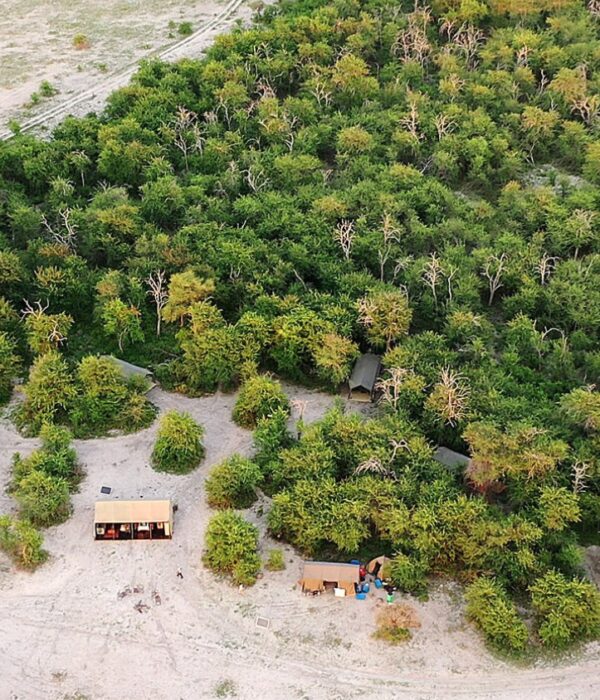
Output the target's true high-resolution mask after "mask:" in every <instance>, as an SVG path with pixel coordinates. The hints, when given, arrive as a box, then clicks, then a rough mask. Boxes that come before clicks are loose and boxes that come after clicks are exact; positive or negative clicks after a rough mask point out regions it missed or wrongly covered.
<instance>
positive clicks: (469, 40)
mask: <svg viewBox="0 0 600 700" xmlns="http://www.w3.org/2000/svg"><path fill="white" fill-rule="evenodd" d="M449 37H450V39H451V41H452V42H453V43H454V45H455V46H456V47H457V48H458V49H459V51H460V52H461V53H462V54H463V56H464V57H465V60H466V62H467V67H468V68H471V69H473V68H475V67H476V66H477V60H476V58H477V52H478V51H479V47H480V46H481V45H482V44H483V41H484V38H485V35H484V33H483V32H482V31H481V30H479V29H477V27H474V26H473V25H472V24H467V23H466V22H465V23H464V24H461V26H460V27H458V29H452V30H451V32H450V33H449Z"/></svg>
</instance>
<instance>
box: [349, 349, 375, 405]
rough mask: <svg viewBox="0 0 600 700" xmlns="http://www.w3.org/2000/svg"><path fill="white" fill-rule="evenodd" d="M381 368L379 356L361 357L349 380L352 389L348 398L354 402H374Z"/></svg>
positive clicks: (366, 355)
mask: <svg viewBox="0 0 600 700" xmlns="http://www.w3.org/2000/svg"><path fill="white" fill-rule="evenodd" d="M380 368H381V358H380V357H379V355H373V354H371V353H367V354H365V355H361V356H360V357H359V358H358V360H357V361H356V364H355V365H354V369H353V370H352V375H351V376H350V379H349V380H348V385H349V387H350V393H349V394H348V398H349V399H353V400H354V401H372V400H373V396H374V394H375V385H376V382H377V377H378V376H379V370H380Z"/></svg>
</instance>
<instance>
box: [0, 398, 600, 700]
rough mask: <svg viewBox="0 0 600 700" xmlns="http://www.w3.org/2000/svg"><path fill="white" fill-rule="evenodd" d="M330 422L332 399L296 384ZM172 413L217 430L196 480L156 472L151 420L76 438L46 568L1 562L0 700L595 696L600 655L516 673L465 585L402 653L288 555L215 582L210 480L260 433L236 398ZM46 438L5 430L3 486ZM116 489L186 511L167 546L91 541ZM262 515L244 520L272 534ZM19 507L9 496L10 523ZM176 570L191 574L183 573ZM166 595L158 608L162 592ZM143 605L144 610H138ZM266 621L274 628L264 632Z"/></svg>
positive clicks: (442, 590) (166, 403)
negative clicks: (104, 435)
mask: <svg viewBox="0 0 600 700" xmlns="http://www.w3.org/2000/svg"><path fill="white" fill-rule="evenodd" d="M286 389H287V390H288V392H289V393H290V395H291V396H292V398H295V399H297V400H301V401H306V409H305V419H306V420H307V421H312V420H315V419H317V418H318V417H320V416H321V415H322V414H323V413H324V411H325V410H326V409H327V407H328V406H329V405H330V404H331V402H332V398H331V397H330V396H327V395H324V394H321V393H318V392H313V391H308V390H304V389H299V388H296V387H290V386H287V387H286ZM151 398H152V400H153V401H155V402H156V403H157V405H158V406H159V407H160V410H161V411H164V410H166V409H169V408H178V409H180V410H186V411H189V412H190V413H191V414H192V415H193V416H194V417H195V418H196V419H197V420H199V421H200V422H201V423H202V424H203V425H204V426H205V429H206V437H205V444H206V448H207V455H206V459H205V461H204V462H203V463H202V465H201V467H200V468H199V469H197V470H196V471H195V472H193V473H192V474H190V475H188V476H183V477H181V476H169V475H164V474H158V473H156V472H154V471H153V470H152V469H151V468H150V467H149V464H148V461H149V456H150V452H151V448H152V444H153V441H154V437H155V433H156V424H154V425H153V426H152V427H150V428H149V429H147V430H144V431H142V432H139V433H137V434H135V435H128V436H123V437H116V438H108V439H102V440H87V441H77V442H76V448H77V452H78V454H79V458H80V460H81V462H82V465H83V467H84V469H85V472H86V478H85V479H84V481H83V482H82V484H81V488H80V491H79V492H78V493H76V494H75V495H74V497H73V503H74V513H73V516H72V518H71V519H70V520H69V521H68V522H66V523H64V524H63V525H60V526H58V527H54V528H51V529H49V530H47V531H46V533H45V536H46V548H47V549H48V551H49V552H50V554H51V559H50V561H49V562H48V563H47V564H45V565H44V566H43V567H41V568H40V569H39V570H38V571H36V572H35V573H33V574H27V573H24V572H20V571H17V570H15V569H14V567H12V566H11V564H10V562H9V561H8V560H7V559H6V558H5V557H3V556H2V555H0V678H1V679H2V681H1V682H0V698H1V699H2V700H4V699H5V698H6V699H8V698H23V699H25V698H26V699H27V700H34V699H37V698H40V699H42V698H43V699H44V700H46V699H48V698H50V699H54V698H56V699H59V698H71V697H72V696H74V694H75V693H81V694H82V695H84V696H85V697H88V698H94V699H102V700H112V699H115V700H117V699H118V700H121V699H122V698H127V699H128V700H138V699H139V700H142V699H143V700H146V699H147V698H153V700H167V699H169V700H172V699H173V698H182V699H183V700H188V699H189V700H192V699H196V698H211V697H228V696H227V695H226V692H229V691H230V690H231V691H232V692H234V693H235V697H238V698H252V700H255V699H256V698H261V699H262V698H266V699H271V698H272V699H273V700H279V699H282V698H310V699H311V700H312V698H315V699H320V698H327V699H328V700H331V699H337V698H340V699H342V698H344V699H345V698H354V697H356V698H358V697H361V698H374V697H377V698H378V699H381V698H398V697H406V698H466V697H469V698H482V699H483V698H495V699H496V698H514V699H516V698H523V697H527V698H528V700H535V699H537V698H549V699H550V698H551V699H558V698H561V699H562V698H565V699H566V698H573V699H574V698H579V699H580V700H583V699H587V698H594V697H598V695H599V693H600V663H599V659H600V647H599V645H598V644H590V645H588V647H587V648H586V649H585V650H584V651H583V652H580V653H579V654H578V655H577V656H573V657H572V658H569V659H566V660H564V662H562V663H561V664H560V665H558V666H557V665H553V666H551V665H549V664H544V665H539V666H536V667H533V668H528V669H521V668H515V667H513V666H509V665H507V664H505V663H503V662H501V661H498V660H497V659H495V658H493V657H492V656H491V655H490V654H489V653H488V652H487V651H486V650H485V648H484V647H483V645H482V643H481V641H480V639H479V637H478V635H477V634H476V633H475V632H474V630H473V629H472V628H470V627H469V626H468V625H467V624H466V623H465V621H464V618H463V612H462V602H461V595H460V589H459V588H458V587H457V586H455V585H453V584H440V585H438V586H437V587H436V588H435V589H434V590H433V592H432V595H431V597H430V600H429V601H428V602H426V603H416V602H414V601H411V604H413V605H414V606H415V607H416V608H417V610H418V613H419V616H420V619H421V622H422V627H421V629H419V630H416V631H415V634H414V637H413V639H412V640H411V641H410V642H409V643H407V644H406V645H404V646H401V647H396V648H392V647H388V646H386V645H384V644H382V643H379V642H376V641H375V640H373V639H372V638H371V633H372V631H373V630H374V625H375V615H376V608H377V606H378V605H381V604H383V603H382V602H380V600H379V599H378V598H377V596H376V595H370V596H369V598H368V600H367V601H365V602H360V601H356V600H354V599H345V600H339V599H334V598H333V597H330V596H321V597H317V598H312V597H311V598H306V597H304V596H303V595H302V594H301V593H300V592H299V591H298V590H297V589H295V583H296V580H297V579H298V576H299V573H300V563H301V559H300V557H298V556H297V555H296V554H295V553H294V552H293V551H292V549H291V548H289V547H285V555H286V562H287V568H286V570H285V571H283V572H277V573H269V572H265V575H264V578H262V579H260V580H259V581H258V583H257V584H256V586H254V587H253V588H252V589H248V590H244V591H239V590H238V589H237V588H234V587H231V586H229V585H228V584H225V583H223V582H220V581H219V580H217V579H216V578H215V577H214V576H213V575H212V574H211V573H210V572H209V571H207V570H206V569H204V568H203V567H202V565H201V563H200V557H201V553H202V543H203V531H204V528H205V526H206V523H207V520H208V518H209V517H210V515H211V511H210V509H209V508H208V507H207V506H206V504H205V501H204V480H205V477H206V475H207V474H208V472H209V471H210V468H211V466H212V465H213V464H215V463H216V462H218V461H220V460H221V459H223V458H224V457H226V456H227V455H230V454H233V453H234V452H241V453H246V454H247V453H249V452H250V451H251V446H252V437H251V433H250V432H248V431H246V430H243V429H241V428H239V427H237V426H236V425H234V424H233V423H232V421H231V409H232V406H233V403H234V401H235V395H224V394H221V393H217V394H215V395H213V396H208V397H205V398H200V399H188V398H185V397H182V396H178V395H174V394H169V393H166V392H163V391H161V390H160V389H154V390H153V392H152V394H151ZM36 444H37V442H36V441H35V440H29V439H24V438H22V437H20V436H19V435H18V434H17V433H16V432H15V430H14V428H13V427H12V426H11V425H10V424H8V423H7V422H6V421H4V422H3V423H1V424H0V483H2V484H5V483H6V481H7V480H8V478H9V474H10V458H11V455H12V454H13V452H14V451H15V450H19V451H21V452H23V453H28V452H30V451H31V450H32V449H34V448H35V446H36ZM103 485H108V486H111V487H112V488H113V494H114V495H116V496H119V497H121V498H136V497H138V496H141V495H143V496H145V497H146V498H149V497H170V498H172V499H173V500H174V501H175V502H176V503H177V504H178V506H179V510H178V512H177V513H176V520H175V536H174V539H173V540H172V541H155V542H145V541H140V542H117V543H112V542H94V541H93V540H92V528H93V526H92V519H93V504H94V501H95V500H96V499H97V498H99V497H100V487H101V486H103ZM261 506H262V504H260V503H258V504H255V506H254V507H253V509H251V511H250V512H248V513H247V515H248V517H250V519H252V520H253V521H254V522H257V523H258V524H259V525H260V527H261V532H262V533H263V536H262V542H261V545H262V547H263V550H264V551H265V552H266V550H268V549H269V548H270V547H272V546H274V543H273V542H272V541H270V540H269V539H268V538H267V537H266V535H265V534H264V531H265V528H264V515H262V514H261ZM13 508H14V504H13V503H12V501H11V499H10V498H9V497H8V496H7V495H6V494H5V493H1V494H0V512H7V511H10V510H12V509H13ZM178 567H181V569H182V571H183V574H184V579H183V580H180V579H178V578H177V576H176V572H177V569H178ZM155 592H157V593H158V594H159V596H160V605H158V604H157V603H156V601H155V597H154V593H155ZM140 602H141V603H142V605H145V606H148V607H147V610H145V611H144V612H141V613H140V612H138V611H137V610H136V609H135V607H134V606H135V605H136V604H138V603H140ZM257 617H264V618H266V619H268V621H269V627H268V629H261V628H260V627H257V625H256V620H257Z"/></svg>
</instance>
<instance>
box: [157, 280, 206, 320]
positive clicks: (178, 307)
mask: <svg viewBox="0 0 600 700" xmlns="http://www.w3.org/2000/svg"><path fill="white" fill-rule="evenodd" d="M214 290H215V284H214V282H213V281H212V280H204V279H201V278H199V277H197V276H196V274H195V273H194V271H193V270H186V271H185V272H179V273H177V274H175V275H173V276H172V277H171V280H170V282H169V295H168V299H167V303H166V304H165V306H164V307H163V310H162V317H163V319H164V320H165V321H167V322H168V323H175V322H176V321H178V322H179V325H181V326H183V322H184V320H185V319H186V317H187V316H188V315H189V314H190V308H191V307H192V305H193V304H195V303H196V302H198V301H203V300H205V299H207V298H208V297H210V295H211V294H212V293H213V292H214Z"/></svg>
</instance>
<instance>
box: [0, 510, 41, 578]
mask: <svg viewBox="0 0 600 700" xmlns="http://www.w3.org/2000/svg"><path fill="white" fill-rule="evenodd" d="M43 543H44V538H43V537H42V535H41V534H40V533H39V532H38V531H37V530H36V529H35V527H33V525H32V524H31V523H29V522H27V521H26V520H13V519H12V518H10V517H9V516H8V515H2V516H0V549H2V551H3V552H6V554H8V555H9V556H10V557H12V558H13V559H14V560H15V562H16V563H17V564H19V565H20V566H22V567H23V568H25V569H35V568H36V567H37V566H39V565H40V564H42V563H43V562H45V561H46V559H47V558H48V553H47V552H46V551H44V549H43V548H42V545H43Z"/></svg>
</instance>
